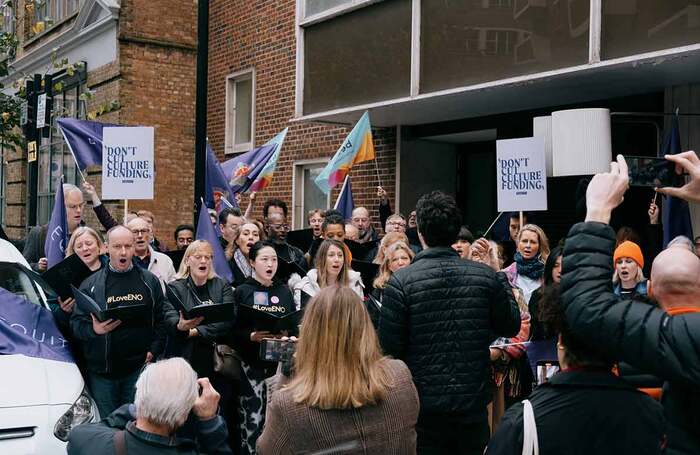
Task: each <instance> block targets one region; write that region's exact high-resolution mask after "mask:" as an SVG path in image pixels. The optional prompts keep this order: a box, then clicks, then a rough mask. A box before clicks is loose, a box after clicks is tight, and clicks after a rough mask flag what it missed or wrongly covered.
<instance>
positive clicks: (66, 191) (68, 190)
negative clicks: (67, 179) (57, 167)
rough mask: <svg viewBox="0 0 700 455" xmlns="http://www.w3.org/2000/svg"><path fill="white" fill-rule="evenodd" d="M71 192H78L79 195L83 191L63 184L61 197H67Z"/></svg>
mask: <svg viewBox="0 0 700 455" xmlns="http://www.w3.org/2000/svg"><path fill="white" fill-rule="evenodd" d="M73 191H79V192H80V194H81V195H82V194H83V191H82V190H81V189H80V188H78V187H77V186H75V185H73V184H72V183H64V184H63V197H66V196H68V195H69V194H70V193H72V192H73Z"/></svg>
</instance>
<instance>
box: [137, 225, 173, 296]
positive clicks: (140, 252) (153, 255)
mask: <svg viewBox="0 0 700 455" xmlns="http://www.w3.org/2000/svg"><path fill="white" fill-rule="evenodd" d="M127 227H128V228H129V230H131V232H132V233H133V234H134V239H135V242H134V264H135V265H136V266H138V267H140V268H142V269H144V270H148V271H149V272H151V273H152V274H154V275H155V276H156V277H158V279H159V280H160V281H161V285H162V286H163V289H165V284H166V283H170V282H171V281H172V280H174V279H175V267H174V266H173V260H172V259H170V258H169V257H168V256H166V255H165V254H163V253H160V252H158V251H156V250H155V249H154V248H153V246H151V244H150V243H149V240H150V239H151V233H152V232H153V231H152V230H151V226H150V225H149V224H148V221H147V220H146V219H144V218H141V217H140V216H139V217H137V218H134V219H133V220H131V221H130V222H129V224H127Z"/></svg>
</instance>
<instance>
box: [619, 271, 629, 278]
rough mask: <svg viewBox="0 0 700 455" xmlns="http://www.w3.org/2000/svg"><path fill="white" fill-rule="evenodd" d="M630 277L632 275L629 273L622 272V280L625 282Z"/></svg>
mask: <svg viewBox="0 0 700 455" xmlns="http://www.w3.org/2000/svg"><path fill="white" fill-rule="evenodd" d="M629 276H630V273H629V272H620V278H622V279H624V280H626V279H627V278H629Z"/></svg>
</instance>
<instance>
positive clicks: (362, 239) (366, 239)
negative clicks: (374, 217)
mask: <svg viewBox="0 0 700 455" xmlns="http://www.w3.org/2000/svg"><path fill="white" fill-rule="evenodd" d="M373 234H374V229H373V228H372V226H370V227H369V229H367V230H366V231H365V233H364V235H362V236H360V238H358V239H357V243H367V242H370V241H371V240H372V235H373Z"/></svg>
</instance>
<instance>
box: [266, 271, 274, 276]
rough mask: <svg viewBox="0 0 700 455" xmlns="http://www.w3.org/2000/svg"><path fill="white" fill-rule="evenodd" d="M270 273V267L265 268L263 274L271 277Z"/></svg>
mask: <svg viewBox="0 0 700 455" xmlns="http://www.w3.org/2000/svg"><path fill="white" fill-rule="evenodd" d="M272 273H273V272H272V269H266V270H265V276H270V277H271V276H272Z"/></svg>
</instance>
